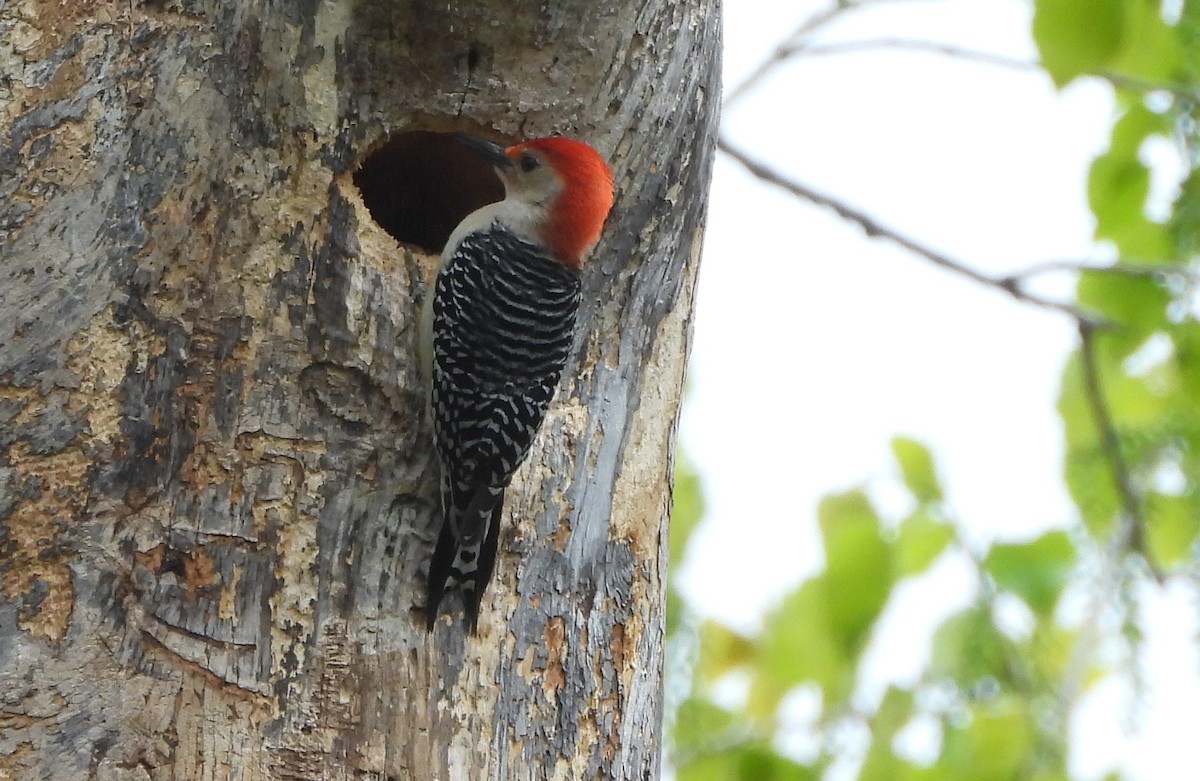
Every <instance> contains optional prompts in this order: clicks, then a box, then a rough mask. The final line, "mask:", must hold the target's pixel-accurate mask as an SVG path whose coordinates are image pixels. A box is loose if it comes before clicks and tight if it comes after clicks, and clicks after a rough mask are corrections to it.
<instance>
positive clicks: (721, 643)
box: [696, 621, 756, 682]
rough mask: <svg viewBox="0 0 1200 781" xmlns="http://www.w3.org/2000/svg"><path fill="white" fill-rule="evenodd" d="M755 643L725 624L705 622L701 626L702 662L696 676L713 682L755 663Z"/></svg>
mask: <svg viewBox="0 0 1200 781" xmlns="http://www.w3.org/2000/svg"><path fill="white" fill-rule="evenodd" d="M755 653H756V648H755V644H754V641H753V640H751V639H750V638H747V637H745V636H744V635H741V634H739V633H737V632H735V631H733V630H732V629H730V628H729V627H727V626H725V625H724V624H721V623H718V622H716V621H705V622H704V623H703V624H701V625H700V662H699V664H698V666H697V669H696V674H697V675H698V676H699V677H700V680H702V681H705V682H712V681H714V680H716V679H717V678H720V677H721V676H722V675H724V674H726V673H728V672H730V671H731V670H735V669H737V668H739V667H743V666H745V665H747V664H749V663H750V662H752V661H753V659H754V655H755Z"/></svg>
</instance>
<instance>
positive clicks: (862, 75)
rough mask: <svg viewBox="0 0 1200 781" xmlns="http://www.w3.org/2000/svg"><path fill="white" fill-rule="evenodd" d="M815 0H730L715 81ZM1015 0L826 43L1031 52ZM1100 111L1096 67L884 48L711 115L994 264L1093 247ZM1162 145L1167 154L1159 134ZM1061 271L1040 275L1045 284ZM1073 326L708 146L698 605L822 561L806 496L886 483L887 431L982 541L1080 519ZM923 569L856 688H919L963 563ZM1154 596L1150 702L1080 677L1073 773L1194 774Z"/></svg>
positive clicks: (791, 70)
mask: <svg viewBox="0 0 1200 781" xmlns="http://www.w3.org/2000/svg"><path fill="white" fill-rule="evenodd" d="M824 5H825V4H824V3H821V2H815V1H813V0H791V1H784V0H729V2H727V3H726V9H725V19H726V28H725V41H726V46H725V84H726V87H727V88H730V87H733V86H736V85H737V84H738V83H740V82H741V81H742V79H743V78H744V77H745V76H746V75H748V74H749V73H750V72H751V71H752V70H753V69H754V67H755V66H756V65H757V64H758V63H759V62H760V61H761V60H762V58H763V57H765V56H767V55H768V54H769V53H770V52H771V51H772V50H773V48H774V46H775V45H776V44H777V43H778V42H779V41H780V40H781V39H782V37H783V36H784V35H786V34H787V33H789V32H790V31H791V30H793V29H795V27H796V26H797V25H798V24H799V22H800V21H801V20H803V19H804V18H806V17H807V16H808V15H810V14H811V13H812V11H813V10H814V9H818V8H821V7H824ZM1031 7H1032V6H1031V4H1029V3H1026V2H1021V0H940V1H938V0H928V1H924V2H896V3H895V4H894V5H893V6H892V7H883V8H872V9H871V10H868V11H861V12H858V13H855V14H850V15H847V16H846V18H845V19H844V20H843V21H841V22H839V23H836V24H835V25H834V26H833V27H831V28H827V29H826V30H825V31H824V32H823V33H822V37H821V40H824V41H834V40H878V39H881V38H905V39H918V40H926V41H927V40H937V41H942V42H946V43H951V44H953V45H955V46H957V47H961V48H967V49H972V50H976V51H984V52H991V53H996V54H1002V55H1005V56H1007V57H1010V58H1014V59H1020V60H1033V59H1035V58H1036V51H1035V49H1034V46H1033V43H1032V41H1031V39H1030V35H1029V28H1030V14H1031ZM1113 105H1114V104H1113V98H1112V92H1111V90H1110V89H1109V88H1108V87H1107V86H1106V85H1105V84H1103V83H1100V82H1096V81H1089V82H1080V83H1076V84H1074V85H1072V86H1071V87H1069V88H1068V89H1066V90H1065V91H1062V92H1059V91H1056V90H1055V89H1054V87H1053V85H1052V84H1051V83H1050V81H1049V79H1048V78H1047V77H1046V76H1045V75H1043V74H1041V73H1040V72H1036V71H1033V72H1031V71H1016V70H1011V69H1004V68H999V67H996V66H993V65H985V64H976V63H971V62H966V61H962V60H956V59H948V58H945V57H941V56H937V55H933V54H928V53H919V52H909V51H895V50H892V51H888V50H880V51H875V52H857V53H853V54H844V55H837V56H823V57H805V58H801V59H797V60H793V61H792V62H790V63H789V64H786V65H784V66H782V67H780V68H778V69H777V70H776V71H775V73H774V75H773V76H771V77H768V78H767V79H766V80H765V81H764V82H762V83H761V84H760V86H759V87H758V88H757V89H756V90H755V91H754V92H752V93H750V94H747V95H746V96H745V97H744V98H743V99H742V100H741V101H740V102H739V103H738V104H736V105H735V106H734V107H733V108H732V109H731V110H730V111H729V112H728V113H727V114H726V115H725V118H724V132H725V134H726V135H727V137H728V138H729V139H730V140H731V141H732V142H733V143H735V144H736V145H737V146H738V147H739V148H741V149H743V150H745V151H746V152H748V153H749V154H750V155H752V156H754V157H756V158H757V159H760V160H764V161H767V162H769V163H770V164H772V165H773V166H774V167H776V168H777V169H778V170H779V171H781V172H783V173H785V174H788V175H790V176H794V177H795V178H797V179H799V180H800V181H803V182H805V183H806V184H808V185H810V186H812V187H814V188H816V189H818V190H820V191H823V192H826V193H829V194H831V195H834V196H837V197H839V198H840V199H842V200H844V201H846V202H848V203H850V204H852V205H855V206H857V207H858V208H861V209H863V210H865V211H866V212H868V213H869V214H871V215H873V216H874V217H875V218H876V219H878V220H879V221H880V222H882V223H884V224H885V225H888V226H890V227H892V228H894V229H896V230H898V231H899V232H901V233H903V234H905V235H907V236H909V237H910V238H913V239H915V240H917V241H919V242H921V243H924V244H926V245H927V246H930V247H932V248H934V249H937V250H939V251H942V252H945V253H948V254H949V255H951V256H952V257H955V258H956V259H958V260H960V261H962V262H964V263H966V264H968V265H971V266H973V267H975V268H977V269H980V270H983V271H987V272H989V273H995V274H1003V273H1006V272H1010V271H1015V270H1019V269H1023V268H1026V267H1029V266H1032V265H1034V264H1037V263H1039V262H1042V261H1046V260H1064V259H1066V260H1078V261H1083V260H1086V259H1095V258H1099V257H1104V254H1103V252H1104V251H1103V250H1102V249H1100V248H1097V247H1096V246H1094V245H1093V242H1092V238H1091V237H1092V230H1093V227H1094V224H1093V220H1092V217H1091V215H1090V213H1089V211H1088V209H1087V201H1086V189H1085V188H1086V184H1085V182H1086V172H1087V167H1088V165H1089V164H1090V162H1091V160H1092V158H1093V157H1094V156H1095V155H1096V154H1097V153H1099V152H1100V151H1102V150H1103V149H1104V148H1105V147H1106V146H1107V142H1108V134H1109V131H1110V129H1111V124H1112V118H1113V116H1114V108H1113ZM1164 147H1165V145H1164ZM1159 152H1160V154H1161V155H1163V156H1164V159H1165V162H1164V167H1165V168H1166V169H1168V170H1169V169H1170V168H1171V165H1170V164H1171V160H1170V154H1169V149H1162V150H1159ZM1175 166H1178V163H1177V162H1176V163H1175ZM1167 178H1168V179H1169V177H1167ZM1167 190H1168V192H1167V196H1169V188H1167ZM1070 289H1071V286H1070V280H1069V279H1053V278H1050V279H1047V280H1046V284H1044V285H1042V286H1040V287H1039V292H1048V293H1062V294H1064V296H1065V295H1068V294H1069V292H1070ZM1074 344H1075V331H1074V327H1073V324H1072V323H1071V322H1070V321H1069V320H1067V319H1066V318H1065V317H1063V316H1060V315H1055V314H1054V313H1050V312H1045V311H1041V310H1038V309H1036V308H1033V307H1030V306H1027V305H1023V304H1021V303H1018V302H1016V301H1013V300H1012V299H1010V298H1008V297H1007V296H1005V295H1004V294H1002V293H999V292H997V291H993V290H989V289H985V288H983V287H981V286H979V285H978V284H976V283H973V282H970V281H968V280H963V279H960V278H957V277H955V276H953V275H951V274H949V273H948V272H945V271H942V270H940V269H937V268H934V267H933V266H931V265H930V264H929V263H928V262H926V261H924V260H922V259H920V258H916V257H914V256H912V255H909V254H908V253H905V252H904V251H902V250H900V249H898V248H896V247H894V246H893V245H891V244H889V243H887V242H885V241H880V240H869V239H867V238H865V237H864V236H863V235H862V233H861V232H860V231H859V230H858V229H857V228H854V227H852V226H850V225H848V224H846V223H844V222H842V221H840V220H839V219H838V218H837V217H836V216H834V215H832V214H831V213H830V212H827V211H824V210H821V209H818V208H816V207H813V206H810V205H808V204H805V203H802V202H799V201H797V200H796V199H794V198H792V197H791V196H789V195H787V194H785V193H783V192H782V191H779V190H777V189H774V188H772V187H771V186H769V185H765V184H762V183H760V182H758V181H757V180H755V179H754V178H753V177H752V176H750V175H749V174H747V173H745V172H744V171H743V170H742V169H741V168H740V167H739V166H738V165H737V164H736V163H734V162H731V161H729V160H727V159H724V158H722V157H720V156H718V159H717V165H716V170H715V176H714V180H713V188H712V195H711V200H710V207H709V223H708V231H707V236H706V239H705V258H704V263H703V270H702V273H701V278H700V286H699V293H698V304H697V316H696V339H695V345H694V351H693V355H692V364H691V373H690V385H691V388H690V396H689V399H688V403H687V404H686V406H685V409H684V413H683V423H682V443H683V447H684V450H685V452H686V454H687V456H688V457H689V458H690V459H691V460H692V461H693V462H694V463H695V464H696V466H697V468H698V469H699V471H700V473H701V475H702V478H703V485H704V490H705V493H706V498H707V501H708V516H707V523H706V524H705V525H704V526H703V527H702V529H701V531H699V532H698V533H697V536H696V539H695V544H694V545H693V548H692V558H691V560H690V561H689V566H688V567H687V568H686V569H685V571H684V572H683V583H684V586H685V590H686V592H687V593H688V594H689V595H690V596H691V597H692V601H693V603H694V604H695V605H697V606H699V607H700V609H701V610H703V611H704V612H706V613H708V614H711V615H714V616H716V617H718V618H720V619H722V620H723V621H725V622H727V623H729V624H730V625H731V626H734V627H740V628H744V629H751V628H753V627H754V626H755V625H756V622H757V621H758V618H759V616H761V614H762V612H763V611H764V610H766V609H767V608H769V607H770V606H771V605H772V604H773V603H774V601H775V600H776V599H777V598H778V597H779V595H780V594H781V593H782V592H783V591H784V589H786V588H787V587H790V586H793V585H795V584H796V583H798V582H799V581H800V580H801V579H802V578H804V577H805V576H807V575H810V574H812V573H814V572H815V571H816V570H817V569H818V568H819V567H820V566H821V552H820V540H819V537H818V534H817V530H816V523H815V510H816V505H817V502H818V501H819V499H820V497H821V496H823V495H825V494H828V493H830V492H831V491H836V490H843V489H845V488H848V487H852V486H855V485H861V484H864V483H866V482H870V481H878V480H879V479H881V478H887V477H889V476H891V475H892V474H893V467H892V466H891V455H890V450H889V444H888V443H889V440H890V438H891V437H892V436H893V435H896V434H905V435H910V436H914V437H916V438H917V439H919V440H921V441H923V442H925V443H926V444H928V445H930V446H931V447H932V449H933V452H934V456H935V459H936V460H937V464H938V468H939V473H940V475H941V476H942V478H943V483H944V487H945V488H946V489H947V492H948V499H949V503H950V506H951V508H952V512H953V514H954V515H955V516H956V517H958V518H959V519H960V520H962V521H963V522H965V523H966V524H968V526H967V528H966V529H965V530H964V532H965V534H966V536H967V538H968V540H970V541H971V542H972V543H975V544H977V546H978V548H979V549H980V550H982V549H983V548H984V547H985V546H986V544H987V543H988V542H990V541H992V540H997V539H1001V540H1025V539H1029V538H1031V537H1033V536H1035V535H1036V534H1038V533H1039V532H1041V531H1042V530H1044V529H1046V528H1048V527H1052V526H1063V525H1065V524H1067V523H1069V522H1071V521H1072V519H1073V518H1075V511H1074V509H1073V506H1072V505H1071V503H1070V501H1069V499H1068V497H1067V495H1066V492H1065V488H1064V486H1063V482H1062V477H1061V475H1062V450H1063V442H1062V432H1061V423H1060V421H1059V419H1058V417H1057V414H1056V412H1055V402H1056V398H1057V393H1058V383H1059V375H1060V372H1061V368H1062V365H1063V362H1064V360H1065V358H1066V356H1067V355H1068V354H1069V352H1070V350H1071V349H1072V348H1073V347H1074ZM937 569H938V573H937V574H936V575H935V576H934V577H933V578H932V579H931V580H930V582H927V583H924V584H914V585H913V586H912V587H911V598H910V599H907V600H905V604H906V607H904V608H901V609H900V610H897V611H891V613H892V615H889V616H888V617H887V618H886V619H885V624H886V626H887V628H886V629H885V634H887V636H888V639H889V652H888V654H887V655H886V656H887V657H888V658H887V660H886V662H885V661H883V655H881V654H876V656H877V657H879V658H880V660H881V661H880V662H879V663H878V664H877V665H875V669H874V670H873V673H872V675H873V676H874V678H875V680H872V681H867V682H865V684H864V688H865V689H866V691H865V693H864V692H860V694H864V696H867V697H872V696H874V695H873V692H882V688H883V686H884V685H885V684H886V682H887V681H889V680H899V681H904V682H911V681H912V680H914V678H915V676H916V674H917V672H918V671H919V669H920V667H921V666H922V665H923V664H924V663H925V662H926V661H927V660H928V652H929V649H928V642H929V633H930V631H932V628H933V627H934V626H936V624H937V622H939V621H940V620H941V619H942V618H943V617H944V616H945V615H946V614H947V612H948V611H949V610H952V609H954V608H955V607H956V606H962V605H964V604H966V602H967V600H969V599H970V597H971V594H970V593H969V592H968V591H967V590H966V589H965V588H964V586H963V585H962V584H963V583H964V582H965V581H964V580H963V578H962V575H961V569H956V567H955V566H954V562H953V561H947V562H943V564H942V566H940V567H938V568H937ZM1148 601H1149V602H1150V609H1148V610H1147V622H1148V625H1149V630H1150V638H1151V639H1150V643H1149V647H1148V662H1147V664H1148V665H1149V667H1150V668H1151V669H1150V674H1149V675H1148V679H1149V689H1148V691H1147V692H1146V694H1145V696H1144V699H1143V705H1142V706H1140V709H1135V707H1134V699H1133V696H1132V692H1131V690H1130V687H1129V686H1128V685H1127V684H1126V683H1124V682H1122V681H1120V680H1113V681H1111V682H1107V683H1104V684H1101V685H1099V686H1097V687H1096V688H1095V689H1094V690H1093V692H1092V694H1091V695H1090V696H1089V698H1088V699H1087V701H1086V702H1087V707H1084V708H1081V709H1080V711H1079V713H1078V714H1077V716H1076V718H1075V720H1074V723H1073V734H1074V741H1073V743H1074V745H1075V747H1076V750H1075V751H1073V754H1072V771H1073V774H1074V775H1075V776H1076V777H1077V778H1079V779H1085V780H1090V779H1098V778H1099V777H1100V776H1102V775H1103V773H1104V772H1106V771H1107V770H1108V769H1110V768H1112V767H1113V766H1114V765H1115V764H1117V763H1120V764H1122V765H1123V766H1125V767H1127V768H1128V769H1129V770H1130V771H1131V772H1132V773H1133V775H1134V777H1136V778H1142V779H1147V781H1149V780H1150V779H1153V781H1170V780H1171V779H1181V780H1182V779H1188V781H1194V779H1196V778H1198V777H1200V759H1198V758H1197V755H1196V754H1195V749H1194V741H1195V730H1196V728H1197V725H1198V724H1200V680H1198V678H1197V670H1198V667H1197V660H1196V658H1195V654H1194V646H1195V642H1194V641H1195V637H1196V625H1195V620H1194V617H1195V615H1196V614H1197V610H1198V606H1197V604H1196V599H1195V595H1194V594H1193V593H1191V592H1189V591H1186V590H1184V589H1173V590H1171V591H1170V592H1169V593H1167V594H1154V595H1152V596H1151V597H1150V598H1149V600H1148ZM1135 710H1136V716H1134V715H1131V714H1134V713H1135ZM1135 728H1136V729H1135ZM1131 730H1132V731H1134V733H1135V734H1133V735H1132V736H1130V737H1126V736H1125V733H1126V732H1129V731H1131Z"/></svg>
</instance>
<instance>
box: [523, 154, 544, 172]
mask: <svg viewBox="0 0 1200 781" xmlns="http://www.w3.org/2000/svg"><path fill="white" fill-rule="evenodd" d="M517 164H518V165H520V166H521V170H522V171H524V172H525V173H529V172H530V171H536V170H537V169H538V168H539V167H540V166H541V165H542V161H541V160H538V159H537V155H535V154H533V153H532V152H523V153H522V154H521V157H520V158H519V159H518V160H517Z"/></svg>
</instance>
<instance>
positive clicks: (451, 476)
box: [426, 225, 579, 627]
mask: <svg viewBox="0 0 1200 781" xmlns="http://www.w3.org/2000/svg"><path fill="white" fill-rule="evenodd" d="M578 305H579V276H578V272H576V271H574V270H573V269H569V268H567V267H565V266H563V265H562V264H560V263H558V262H556V261H554V260H553V259H551V258H549V257H547V256H546V255H545V254H544V251H543V250H541V249H540V248H539V247H537V246H536V245H533V244H529V243H528V242H525V241H522V240H521V239H519V238H517V237H515V236H513V235H512V234H511V233H508V232H507V231H505V230H503V229H502V228H499V227H498V226H496V225H492V226H491V227H490V228H489V229H488V230H485V231H481V232H478V233H474V234H469V235H467V236H466V237H464V239H463V240H462V242H461V243H460V245H459V247H458V248H457V250H455V252H454V253H453V254H452V255H451V256H450V257H449V258H448V259H447V261H446V263H445V264H444V265H443V267H442V269H441V271H440V272H439V273H438V278H437V282H436V284H435V289H434V298H433V319H432V322H433V332H432V346H433V350H432V353H433V355H432V377H431V379H432V385H433V388H432V394H431V396H432V408H433V413H434V414H433V418H434V421H433V424H434V434H435V443H436V445H437V450H438V460H439V463H440V465H441V470H442V509H443V513H444V519H443V524H442V530H441V533H440V534H439V537H438V543H437V547H436V549H435V551H434V556H433V559H432V560H431V562H430V568H429V583H428V593H427V601H426V620H427V622H428V624H429V626H430V627H432V626H433V623H434V621H435V620H436V618H437V610H438V606H439V604H440V602H441V599H442V597H443V596H444V594H445V592H446V591H447V590H449V589H451V588H455V587H460V588H461V589H462V590H463V592H464V593H463V596H464V602H465V605H466V610H467V613H468V621H469V623H470V624H471V625H472V627H473V626H474V623H475V619H476V616H477V614H478V608H479V603H480V600H481V599H482V594H483V591H484V589H485V588H486V587H487V584H488V581H489V580H490V578H491V573H492V570H493V568H494V560H495V553H496V545H497V540H498V536H499V522H500V516H501V513H502V511H503V505H504V489H505V488H506V487H507V486H508V484H509V482H510V481H511V480H512V476H513V473H514V472H515V471H516V470H517V467H519V466H520V465H521V463H522V462H523V461H524V460H525V458H526V456H527V455H528V453H529V448H530V445H531V444H532V443H533V439H534V437H535V436H536V435H537V431H538V429H539V428H540V427H541V424H542V419H543V418H544V417H545V414H546V409H547V407H548V406H549V404H550V400H551V399H552V398H553V396H554V392H555V390H556V389H557V387H558V382H559V378H560V376H561V375H562V370H563V367H564V366H565V365H566V361H567V358H568V356H569V353H570V348H571V342H572V340H573V334H574V327H575V312H576V310H577V308H578Z"/></svg>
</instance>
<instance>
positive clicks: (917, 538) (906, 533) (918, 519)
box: [895, 510, 954, 577]
mask: <svg viewBox="0 0 1200 781" xmlns="http://www.w3.org/2000/svg"><path fill="white" fill-rule="evenodd" d="M953 539H954V527H952V526H951V525H950V524H948V523H943V522H942V521H939V520H937V519H935V518H934V517H933V516H931V515H930V514H929V513H927V512H923V511H920V510H918V511H917V512H915V513H913V514H912V515H910V516H908V517H907V518H905V519H904V521H903V522H902V523H901V524H900V530H899V533H898V535H897V537H896V547H895V550H896V562H895V567H896V574H897V575H898V576H900V577H905V576H907V575H916V574H918V573H921V572H924V571H925V569H926V568H927V567H928V566H929V565H930V564H932V563H933V561H934V559H936V558H937V557H938V556H939V555H940V554H941V552H942V551H944V550H945V549H946V546H947V545H949V544H950V541H951V540H953Z"/></svg>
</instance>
